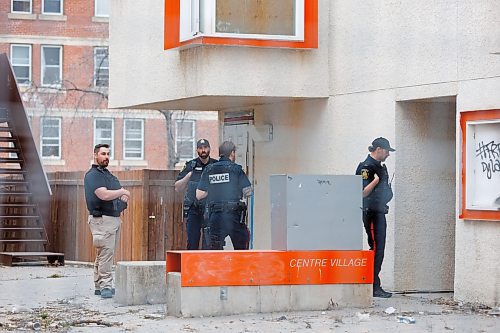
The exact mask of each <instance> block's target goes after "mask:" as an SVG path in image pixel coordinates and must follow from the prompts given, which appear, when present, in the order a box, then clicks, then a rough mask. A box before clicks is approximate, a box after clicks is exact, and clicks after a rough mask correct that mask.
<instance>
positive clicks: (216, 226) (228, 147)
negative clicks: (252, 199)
mask: <svg viewBox="0 0 500 333" xmlns="http://www.w3.org/2000/svg"><path fill="white" fill-rule="evenodd" d="M219 156H220V160H219V162H216V163H214V164H210V165H209V166H208V167H207V168H206V169H205V171H203V174H202V175H201V180H200V182H199V183H198V188H197V190H196V198H197V199H199V200H201V199H203V198H207V205H208V211H209V226H210V248H211V249H212V250H222V249H223V246H224V239H225V238H226V237H227V236H228V235H229V237H231V242H232V243H233V247H234V249H235V250H247V249H248V240H249V235H248V228H247V226H246V223H245V215H246V204H245V203H244V202H243V201H241V200H242V198H247V197H249V196H250V195H252V184H251V183H250V181H249V180H248V177H247V176H246V174H245V172H243V169H242V168H241V165H238V164H236V163H234V161H235V160H236V146H235V145H234V143H232V142H230V141H224V142H223V143H222V144H221V145H220V147H219Z"/></svg>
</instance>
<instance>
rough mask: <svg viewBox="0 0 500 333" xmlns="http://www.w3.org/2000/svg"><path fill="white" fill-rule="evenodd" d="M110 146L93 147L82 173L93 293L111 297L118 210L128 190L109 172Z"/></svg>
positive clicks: (112, 292)
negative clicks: (92, 250)
mask: <svg viewBox="0 0 500 333" xmlns="http://www.w3.org/2000/svg"><path fill="white" fill-rule="evenodd" d="M108 164H109V145H108V144H98V145H96V146H95V147H94V164H92V167H91V168H90V170H89V171H87V173H86V174H85V179H84V186H85V201H86V203H87V209H88V211H89V217H88V224H89V227H90V231H91V233H92V242H93V245H94V247H95V248H96V258H95V262H94V285H95V291H94V294H95V295H100V296H101V297H102V298H111V297H113V294H114V288H112V283H113V276H112V273H111V270H112V265H113V256H114V254H115V248H116V244H117V243H118V239H119V232H120V226H121V223H122V221H121V220H120V214H121V212H122V211H123V210H124V209H125V208H127V202H128V200H129V198H130V192H129V191H128V190H126V189H124V188H123V187H122V186H121V185H120V181H119V180H118V178H116V177H115V176H113V175H112V174H111V172H109V171H108V169H107V166H108Z"/></svg>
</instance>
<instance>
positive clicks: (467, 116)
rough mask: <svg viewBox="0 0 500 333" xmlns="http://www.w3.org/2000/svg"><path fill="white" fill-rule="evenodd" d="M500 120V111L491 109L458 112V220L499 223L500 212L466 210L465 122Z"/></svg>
mask: <svg viewBox="0 0 500 333" xmlns="http://www.w3.org/2000/svg"><path fill="white" fill-rule="evenodd" d="M493 119H500V109H492V110H478V111H464V112H460V129H461V132H462V133H461V134H462V160H461V166H462V175H461V176H462V178H461V185H462V198H461V199H462V200H461V203H462V207H460V208H461V209H460V214H459V218H460V219H464V220H490V221H495V220H496V221H499V220H500V211H494V210H472V209H467V208H466V207H467V206H466V197H467V195H466V194H467V186H466V184H467V170H466V167H467V164H466V161H467V158H466V147H467V133H466V130H467V122H468V121H476V120H493Z"/></svg>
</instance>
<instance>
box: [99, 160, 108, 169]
mask: <svg viewBox="0 0 500 333" xmlns="http://www.w3.org/2000/svg"><path fill="white" fill-rule="evenodd" d="M97 164H98V165H99V166H100V167H103V168H106V167H107V166H108V164H109V160H102V161H101V162H97Z"/></svg>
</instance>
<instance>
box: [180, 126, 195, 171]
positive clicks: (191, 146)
mask: <svg viewBox="0 0 500 333" xmlns="http://www.w3.org/2000/svg"><path fill="white" fill-rule="evenodd" d="M189 127H190V128H189ZM190 129H191V130H190ZM195 151H196V121H195V120H187V119H179V120H176V121H175V154H176V156H177V157H178V158H179V162H182V161H189V160H191V159H193V158H194V157H195Z"/></svg>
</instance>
